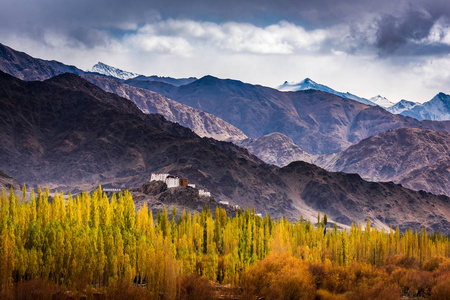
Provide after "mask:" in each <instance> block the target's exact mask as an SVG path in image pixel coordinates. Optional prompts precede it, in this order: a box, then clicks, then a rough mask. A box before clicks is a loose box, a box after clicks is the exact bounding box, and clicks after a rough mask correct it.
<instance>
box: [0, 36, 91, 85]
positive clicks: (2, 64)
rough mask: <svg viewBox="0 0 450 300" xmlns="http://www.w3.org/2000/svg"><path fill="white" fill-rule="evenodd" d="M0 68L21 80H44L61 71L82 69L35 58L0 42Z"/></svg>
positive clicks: (81, 72)
mask: <svg viewBox="0 0 450 300" xmlns="http://www.w3.org/2000/svg"><path fill="white" fill-rule="evenodd" d="M0 70H1V71H3V72H5V73H8V74H11V75H13V76H14V77H16V78H19V79H22V80H45V79H48V78H50V77H53V76H56V75H59V74H62V73H74V74H83V73H84V71H82V70H80V69H78V68H76V67H74V66H68V65H65V64H63V63H60V62H57V61H54V60H52V61H49V60H43V59H37V58H33V57H31V56H29V55H28V54H26V53H23V52H19V51H16V50H14V49H11V48H9V47H7V46H5V45H3V44H1V43H0Z"/></svg>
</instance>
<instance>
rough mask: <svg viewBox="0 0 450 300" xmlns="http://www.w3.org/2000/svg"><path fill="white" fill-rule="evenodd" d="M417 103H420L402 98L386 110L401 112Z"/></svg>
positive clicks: (395, 112) (394, 112)
mask: <svg viewBox="0 0 450 300" xmlns="http://www.w3.org/2000/svg"><path fill="white" fill-rule="evenodd" d="M416 105H420V104H419V103H416V102H412V101H408V100H401V101H400V102H397V103H395V104H394V105H392V106H391V107H388V108H386V110H387V111H388V112H390V113H393V114H396V115H398V114H401V113H402V112H404V111H406V110H410V109H411V108H413V107H414V106H416Z"/></svg>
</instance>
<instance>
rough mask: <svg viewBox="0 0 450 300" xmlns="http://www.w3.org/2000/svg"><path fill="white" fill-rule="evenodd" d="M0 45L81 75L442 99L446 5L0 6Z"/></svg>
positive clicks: (238, 1)
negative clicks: (111, 70)
mask: <svg viewBox="0 0 450 300" xmlns="http://www.w3.org/2000/svg"><path fill="white" fill-rule="evenodd" d="M0 7H1V9H0V42H1V43H4V44H6V45H8V46H10V47H12V48H14V49H16V50H20V51H25V52H27V53H28V54H30V55H32V56H35V57H40V58H44V59H54V60H58V61H62V62H64V63H67V64H72V65H76V66H77V67H79V68H82V69H87V68H89V67H91V66H92V65H94V64H95V63H97V62H98V61H102V62H104V63H106V64H110V65H113V66H116V67H119V68H121V69H124V70H127V71H132V72H135V73H140V74H145V75H153V74H156V75H161V76H172V77H188V76H196V77H201V76H204V75H207V74H210V75H213V76H217V77H220V78H233V79H238V80H242V81H245V82H249V83H256V84H262V85H267V86H271V87H276V86H278V85H280V84H282V83H283V82H284V81H286V80H287V81H296V82H297V81H300V80H302V79H304V78H305V77H310V78H311V79H313V80H315V81H317V82H320V83H322V84H326V85H328V86H330V87H332V88H334V89H336V90H338V91H342V92H347V91H348V92H351V93H354V94H356V95H358V96H361V97H366V98H370V97H372V96H375V95H377V94H381V95H382V96H385V97H387V98H388V99H390V100H392V101H394V102H396V101H399V100H401V99H408V100H412V101H418V102H423V101H427V100H429V99H431V98H432V97H433V96H434V95H435V94H437V93H438V92H441V91H442V92H445V93H450V4H449V2H448V1H447V0H421V1H403V0H396V1H392V0H377V1H374V0H346V1H339V0H307V1H293V0H277V1H273V0H259V1H256V0H251V1H245V0H226V1H213V0H165V1H154V0H136V1H132V0H129V1H119V0H64V1H61V0H39V1H36V0H0Z"/></svg>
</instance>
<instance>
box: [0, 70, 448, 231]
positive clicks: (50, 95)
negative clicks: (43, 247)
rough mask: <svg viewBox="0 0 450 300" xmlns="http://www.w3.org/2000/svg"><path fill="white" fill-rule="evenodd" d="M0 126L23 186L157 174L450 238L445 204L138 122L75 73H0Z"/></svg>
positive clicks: (153, 120) (272, 207)
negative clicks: (24, 77) (35, 76)
mask: <svg viewBox="0 0 450 300" xmlns="http://www.w3.org/2000/svg"><path fill="white" fill-rule="evenodd" d="M0 120H1V121H0V140H1V141H2V143H1V144H0V169H2V170H4V171H6V172H7V173H8V174H10V175H11V176H13V177H14V178H16V179H18V180H19V182H27V183H28V184H29V186H30V187H36V185H37V184H40V185H45V184H48V185H49V186H50V187H51V188H58V189H62V190H65V191H69V190H72V191H79V190H84V189H92V188H94V187H95V186H96V185H98V184H102V185H103V186H106V187H107V186H119V187H122V186H124V187H130V186H140V185H141V184H142V183H144V182H146V181H147V180H148V178H149V176H150V173H151V172H164V173H171V174H176V175H178V176H181V177H184V178H189V180H190V181H191V182H193V183H196V184H197V185H198V186H201V187H204V188H206V189H208V190H209V191H211V192H212V194H213V195H214V197H215V198H216V199H217V200H228V201H230V202H231V203H235V204H239V205H240V206H242V207H245V206H250V207H252V206H255V208H256V210H257V211H258V212H261V213H264V212H269V213H271V214H272V215H273V216H274V217H281V216H285V217H289V218H291V219H299V218H300V216H303V217H306V218H310V219H313V218H314V217H315V216H316V215H317V210H320V211H321V212H322V213H326V214H327V215H328V216H329V218H330V220H335V221H337V222H339V223H341V224H346V225H350V224H351V222H364V221H365V219H366V218H367V217H370V218H371V219H372V222H373V223H374V224H376V225H377V226H378V227H387V226H389V225H392V226H396V225H399V226H400V228H401V229H402V230H403V229H405V228H406V227H408V226H411V227H413V228H416V229H419V228H420V226H421V225H426V226H427V227H428V228H430V229H434V230H442V231H444V232H445V233H450V211H449V210H450V206H449V203H450V198H448V197H445V196H435V195H432V194H428V193H424V192H414V191H411V190H408V189H406V188H403V187H400V186H398V185H395V184H392V183H371V182H366V181H364V180H362V179H361V178H360V177H359V176H358V175H355V174H344V173H331V172H327V171H325V170H323V169H320V168H318V167H316V166H313V165H310V164H307V163H303V162H295V163H291V164H289V165H288V166H286V167H284V168H278V167H274V166H271V165H267V164H265V163H263V162H262V161H261V160H259V159H258V158H257V157H255V156H253V155H250V154H249V153H248V152H247V151H246V150H245V149H242V148H239V147H237V146H235V145H233V144H231V143H226V142H218V141H216V140H213V139H207V138H200V137H198V136H197V135H196V134H194V133H193V132H192V131H191V130H189V129H186V128H184V127H182V126H180V125H178V124H175V123H172V122H169V121H166V120H165V119H164V118H163V117H162V116H160V115H154V114H144V113H142V112H141V111H140V110H139V109H138V108H137V107H136V106H135V104H134V103H132V102H131V101H129V100H127V99H124V98H121V97H119V96H117V95H115V94H112V93H107V92H105V91H103V90H102V89H100V88H98V87H97V86H95V85H93V84H91V83H89V82H88V81H86V80H84V79H82V78H81V77H79V76H77V75H74V74H62V75H59V76H56V77H53V78H52V79H49V80H46V81H43V82H24V81H21V80H19V79H17V78H14V77H12V76H10V75H8V74H5V73H3V72H0Z"/></svg>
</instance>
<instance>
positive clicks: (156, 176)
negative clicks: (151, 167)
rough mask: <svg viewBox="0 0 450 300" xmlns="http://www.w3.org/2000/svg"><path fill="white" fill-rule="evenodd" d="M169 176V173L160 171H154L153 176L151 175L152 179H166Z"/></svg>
mask: <svg viewBox="0 0 450 300" xmlns="http://www.w3.org/2000/svg"><path fill="white" fill-rule="evenodd" d="M168 176H169V174H159V173H152V176H151V177H150V181H164V182H165V181H166V178H167V177H168Z"/></svg>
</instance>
